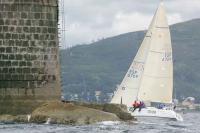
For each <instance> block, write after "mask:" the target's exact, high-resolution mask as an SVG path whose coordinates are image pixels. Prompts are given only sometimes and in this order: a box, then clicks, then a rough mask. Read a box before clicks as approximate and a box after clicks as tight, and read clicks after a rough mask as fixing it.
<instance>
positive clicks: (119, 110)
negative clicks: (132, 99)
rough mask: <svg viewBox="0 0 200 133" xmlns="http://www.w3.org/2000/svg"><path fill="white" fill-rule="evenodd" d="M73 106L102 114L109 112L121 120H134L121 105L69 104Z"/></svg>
mask: <svg viewBox="0 0 200 133" xmlns="http://www.w3.org/2000/svg"><path fill="white" fill-rule="evenodd" d="M69 103H73V104H75V105H79V106H84V107H88V108H93V109H97V110H101V111H104V112H109V113H113V114H116V115H117V116H118V117H119V118H120V119H121V120H124V121H127V120H134V117H133V116H131V114H130V113H128V112H127V107H126V106H125V105H121V104H108V103H106V104H95V103H83V102H69Z"/></svg>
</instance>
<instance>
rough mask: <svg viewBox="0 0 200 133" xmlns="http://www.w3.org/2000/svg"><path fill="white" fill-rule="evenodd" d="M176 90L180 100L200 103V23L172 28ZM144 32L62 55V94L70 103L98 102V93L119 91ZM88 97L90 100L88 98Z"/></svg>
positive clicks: (117, 37)
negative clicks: (74, 96) (75, 97)
mask: <svg viewBox="0 0 200 133" xmlns="http://www.w3.org/2000/svg"><path fill="white" fill-rule="evenodd" d="M170 29H171V36H172V43H173V56H174V88H175V90H176V96H177V98H179V99H180V98H182V97H187V96H194V97H195V98H196V99H197V100H198V101H200V56H199V53H200V52H199V51H200V19H196V20H191V21H188V22H184V23H179V24H175V25H172V26H171V27H170ZM144 33H145V32H144V31H138V32H131V33H126V34H122V35H119V36H115V37H111V38H107V39H103V40H100V41H98V42H95V43H92V44H90V45H80V46H75V47H73V48H71V49H67V50H62V51H61V66H62V91H63V95H65V97H66V98H67V99H70V94H75V93H76V94H78V95H79V97H80V99H82V100H83V99H85V100H86V99H87V98H90V100H94V91H97V90H100V91H102V95H101V99H104V98H107V97H106V93H111V92H113V91H114V90H115V88H116V85H117V84H120V82H121V80H122V78H123V76H124V75H125V73H126V71H127V70H128V67H129V65H130V63H131V62H132V60H133V58H134V56H135V54H136V52H137V50H138V48H139V45H140V44H141V42H142V40H143V37H144ZM86 97H87V98H86Z"/></svg>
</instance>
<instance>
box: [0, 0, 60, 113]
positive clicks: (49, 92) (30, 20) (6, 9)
mask: <svg viewBox="0 0 200 133" xmlns="http://www.w3.org/2000/svg"><path fill="white" fill-rule="evenodd" d="M57 27H58V0H0V94H1V95H0V113H4V112H5V113H9V112H10V109H8V108H7V106H8V105H9V107H12V108H18V110H21V109H19V108H24V106H23V105H22V106H19V107H18V105H21V102H23V103H24V102H27V101H28V103H27V105H26V106H28V105H33V104H32V103H34V105H35V104H36V103H37V102H43V101H44V100H55V99H58V98H60V72H59V67H60V66H59V53H58V49H59V46H58V45H59V44H58V28H57ZM25 108H26V107H25Z"/></svg>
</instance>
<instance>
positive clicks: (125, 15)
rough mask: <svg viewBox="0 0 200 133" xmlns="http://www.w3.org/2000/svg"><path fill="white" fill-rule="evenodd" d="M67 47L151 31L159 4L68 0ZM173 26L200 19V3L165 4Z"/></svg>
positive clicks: (174, 0)
mask: <svg viewBox="0 0 200 133" xmlns="http://www.w3.org/2000/svg"><path fill="white" fill-rule="evenodd" d="M64 2H65V3H64V4H65V9H64V10H65V11H64V12H65V26H66V30H67V31H66V32H65V34H66V37H65V39H66V43H65V44H66V46H67V47H69V46H73V45H77V44H83V43H90V42H92V41H94V40H98V39H101V38H107V37H110V36H115V35H119V34H122V33H127V32H132V31H138V30H143V29H147V27H148V25H149V23H150V21H151V19H152V17H153V15H154V13H155V11H156V9H157V6H158V4H159V0H64ZM164 3H165V7H166V11H167V16H168V21H169V24H173V23H177V22H182V21H186V20H190V19H194V18H200V0H165V1H164Z"/></svg>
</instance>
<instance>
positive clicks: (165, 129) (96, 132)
mask: <svg viewBox="0 0 200 133" xmlns="http://www.w3.org/2000/svg"><path fill="white" fill-rule="evenodd" d="M183 117H184V122H176V121H159V120H158V121H137V122H133V123H124V122H103V123H98V124H94V125H87V126H65V125H37V124H0V132H1V133H27V132H28V133H135V132H136V133H200V113H197V112H196V113H187V114H184V115H183Z"/></svg>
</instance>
